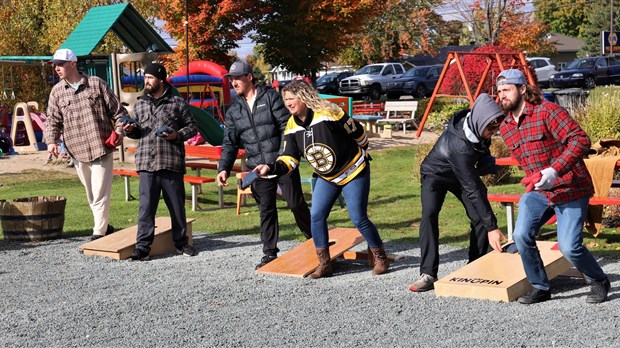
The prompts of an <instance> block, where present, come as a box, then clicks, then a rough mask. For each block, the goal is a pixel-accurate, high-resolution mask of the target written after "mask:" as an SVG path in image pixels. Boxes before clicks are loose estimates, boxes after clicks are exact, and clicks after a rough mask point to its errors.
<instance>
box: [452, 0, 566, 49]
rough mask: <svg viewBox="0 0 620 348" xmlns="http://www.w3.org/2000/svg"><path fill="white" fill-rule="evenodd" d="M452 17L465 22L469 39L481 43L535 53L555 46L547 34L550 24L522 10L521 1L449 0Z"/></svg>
mask: <svg viewBox="0 0 620 348" xmlns="http://www.w3.org/2000/svg"><path fill="white" fill-rule="evenodd" d="M448 2H449V3H450V4H451V6H452V7H453V8H454V9H455V10H456V11H455V12H454V13H455V16H456V17H457V18H459V19H460V20H462V21H463V22H464V23H466V25H467V27H468V28H469V30H470V32H471V35H472V40H473V41H474V42H476V43H478V44H481V45H501V46H506V47H510V48H513V49H515V50H518V51H521V52H527V53H535V54H540V55H544V54H550V53H553V52H554V50H555V48H554V47H553V45H551V43H550V42H549V40H548V39H546V34H547V33H548V31H549V27H548V26H547V25H545V24H544V23H543V22H542V21H540V20H538V19H535V18H534V16H533V14H531V13H528V12H526V11H525V6H526V2H525V1H524V0H475V1H473V2H470V1H468V0H448Z"/></svg>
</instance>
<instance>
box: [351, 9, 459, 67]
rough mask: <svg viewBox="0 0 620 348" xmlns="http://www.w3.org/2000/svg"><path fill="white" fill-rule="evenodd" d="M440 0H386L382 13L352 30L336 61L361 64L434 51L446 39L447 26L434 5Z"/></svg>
mask: <svg viewBox="0 0 620 348" xmlns="http://www.w3.org/2000/svg"><path fill="white" fill-rule="evenodd" d="M442 3H443V0H429V1H426V2H420V1H416V0H387V1H386V3H385V8H384V10H383V12H382V13H380V14H379V15H377V14H376V13H375V15H374V16H372V15H371V16H369V20H368V22H367V23H366V25H365V26H364V30H362V31H361V32H359V33H355V34H351V35H350V36H351V37H350V41H351V44H350V45H348V46H347V47H343V48H344V50H343V52H342V54H341V55H340V59H339V62H340V63H342V64H350V65H353V66H363V65H365V64H368V63H373V62H382V61H383V62H384V61H398V60H400V59H401V57H402V56H403V55H404V54H410V55H416V54H422V53H431V54H432V53H434V52H435V51H436V50H437V48H439V47H441V46H443V45H444V44H445V43H446V42H448V41H449V38H450V37H449V35H445V34H447V31H448V30H447V29H448V26H447V25H446V22H445V21H444V20H443V19H442V17H441V16H440V15H439V14H437V13H436V12H435V11H434V8H436V7H437V6H439V5H440V4H442Z"/></svg>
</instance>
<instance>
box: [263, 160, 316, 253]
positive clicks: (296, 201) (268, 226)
mask: <svg viewBox="0 0 620 348" xmlns="http://www.w3.org/2000/svg"><path fill="white" fill-rule="evenodd" d="M278 185H280V188H281V189H282V195H283V196H284V199H285V200H286V202H287V204H288V207H289V209H291V211H292V212H293V215H294V216H295V222H297V226H298V227H299V229H300V230H301V232H302V233H303V234H304V236H305V237H306V238H308V239H309V238H312V233H311V232H310V231H311V230H310V210H309V209H308V204H307V203H306V201H305V200H304V194H303V192H302V190H301V179H300V176H299V169H295V170H294V171H292V172H290V173H289V174H286V175H283V176H281V177H279V178H277V179H275V178H274V179H262V178H258V179H256V181H254V183H253V184H252V195H253V196H254V199H255V200H256V203H257V204H258V209H259V210H260V239H261V241H262V242H263V253H264V254H265V255H269V256H276V255H277V254H278V252H279V251H280V249H278V246H277V244H278V236H279V227H278V210H277V208H276V195H277V190H278Z"/></svg>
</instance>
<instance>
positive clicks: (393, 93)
mask: <svg viewBox="0 0 620 348" xmlns="http://www.w3.org/2000/svg"><path fill="white" fill-rule="evenodd" d="M442 69H443V64H437V65H423V66H416V67H413V68H411V69H409V70H407V71H406V72H405V73H404V74H402V75H401V76H400V77H399V78H398V79H396V80H394V81H393V82H390V83H388V89H387V93H388V97H398V96H400V95H403V94H409V95H412V96H414V97H418V98H424V97H427V96H429V95H431V94H432V93H433V90H434V89H435V85H437V80H439V75H440V74H441V70H442Z"/></svg>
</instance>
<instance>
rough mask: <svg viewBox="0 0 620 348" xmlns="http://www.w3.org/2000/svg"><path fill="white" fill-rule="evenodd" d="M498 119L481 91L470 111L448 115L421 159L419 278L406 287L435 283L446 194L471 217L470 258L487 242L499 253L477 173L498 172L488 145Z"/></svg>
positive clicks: (498, 237) (499, 239)
mask: <svg viewBox="0 0 620 348" xmlns="http://www.w3.org/2000/svg"><path fill="white" fill-rule="evenodd" d="M503 118H504V114H503V112H502V110H501V109H500V107H499V105H497V103H496V102H495V101H494V100H493V99H492V98H491V97H490V96H489V95H488V94H486V93H484V94H481V95H480V96H478V98H476V101H475V102H474V105H473V107H472V109H471V110H469V109H466V110H461V111H458V112H456V113H455V114H454V115H453V116H452V118H451V119H450V121H449V123H448V128H447V129H446V130H445V131H444V132H443V134H442V135H441V136H440V137H439V139H438V140H437V142H436V143H435V146H433V148H432V149H431V151H430V152H429V153H428V155H427V156H426V158H425V159H424V161H422V164H421V165H420V174H421V176H422V192H421V199H422V219H421V221H420V251H421V260H420V277H419V278H418V279H417V280H416V281H415V282H413V283H412V284H411V285H409V290H411V291H415V292H423V291H428V290H431V289H433V288H434V283H435V281H437V271H438V269H439V212H440V211H441V207H442V205H443V202H444V200H445V197H446V194H447V193H448V192H451V193H452V194H453V195H455V196H456V198H458V199H459V200H460V201H461V203H462V204H463V207H465V211H466V212H467V216H468V217H469V218H470V220H471V231H470V237H469V262H472V261H474V260H476V259H477V258H479V257H481V256H483V255H484V254H486V253H487V252H488V249H489V244H490V245H491V247H492V248H493V249H494V250H497V251H501V242H502V241H505V240H506V237H504V235H503V234H502V232H501V231H500V230H499V228H498V227H497V219H496V217H495V214H494V213H493V210H492V209H491V204H489V200H488V199H487V188H486V186H484V183H483V182H482V180H481V179H480V176H482V175H487V174H491V173H494V172H496V171H497V168H496V167H495V158H493V157H491V153H490V151H489V146H490V145H491V137H492V136H493V134H495V133H496V132H497V130H498V129H499V124H500V122H501V120H502V119H503Z"/></svg>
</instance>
